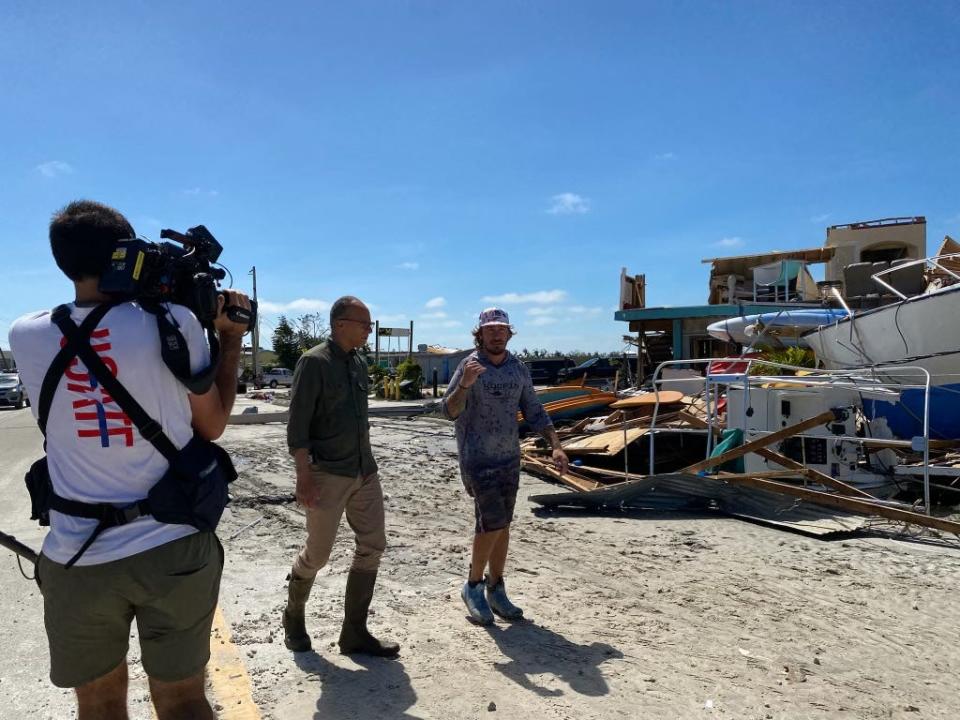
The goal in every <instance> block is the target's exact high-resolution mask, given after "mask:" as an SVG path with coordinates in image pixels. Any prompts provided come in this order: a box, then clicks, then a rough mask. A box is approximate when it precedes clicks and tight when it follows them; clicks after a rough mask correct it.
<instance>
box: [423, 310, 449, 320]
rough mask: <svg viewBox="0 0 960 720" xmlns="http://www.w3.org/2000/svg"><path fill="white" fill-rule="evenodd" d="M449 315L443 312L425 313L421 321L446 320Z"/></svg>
mask: <svg viewBox="0 0 960 720" xmlns="http://www.w3.org/2000/svg"><path fill="white" fill-rule="evenodd" d="M446 316H447V314H446V313H445V312H444V311H443V310H438V311H437V312H431V313H423V314H422V315H420V319H421V320H440V319H441V318H445V317H446Z"/></svg>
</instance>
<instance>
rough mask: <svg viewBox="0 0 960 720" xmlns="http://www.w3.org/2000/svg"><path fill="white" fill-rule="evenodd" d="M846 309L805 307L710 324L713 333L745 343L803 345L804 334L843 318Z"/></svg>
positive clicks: (733, 318)
mask: <svg viewBox="0 0 960 720" xmlns="http://www.w3.org/2000/svg"><path fill="white" fill-rule="evenodd" d="M845 317H847V311H846V310H834V309H831V308H803V309H796V310H779V311H777V312H768V313H762V314H759V315H745V316H742V317H732V318H726V319H724V320H718V321H717V322H715V323H711V324H710V325H708V326H707V332H708V333H709V334H710V336H711V337H715V338H717V339H718V340H723V341H725V342H735V343H740V344H741V345H756V344H768V345H784V346H795V345H802V344H803V343H802V342H801V340H800V336H802V335H803V334H804V333H806V332H809V331H810V330H812V329H813V328H817V327H820V326H821V325H829V324H830V323H833V322H836V321H837V320H842V319H843V318H845Z"/></svg>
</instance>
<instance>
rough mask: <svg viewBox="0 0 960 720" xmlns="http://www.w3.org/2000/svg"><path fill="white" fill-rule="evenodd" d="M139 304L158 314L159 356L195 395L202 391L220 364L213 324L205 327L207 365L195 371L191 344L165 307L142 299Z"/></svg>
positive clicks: (206, 388) (203, 391)
mask: <svg viewBox="0 0 960 720" xmlns="http://www.w3.org/2000/svg"><path fill="white" fill-rule="evenodd" d="M140 306H141V307H142V308H143V309H144V310H146V311H147V312H149V313H151V314H153V315H154V316H155V317H156V318H157V332H159V334H160V356H161V357H162V358H163V364H164V365H166V366H167V368H168V369H169V370H170V372H172V373H173V375H174V377H176V378H177V380H179V381H180V382H181V383H182V384H183V386H184V387H186V388H187V390H189V391H190V392H192V393H193V394H194V395H203V393H205V392H206V391H207V390H209V389H210V386H211V385H213V381H214V379H215V378H216V375H217V367H218V366H219V364H220V341H219V340H218V339H217V334H216V333H215V332H214V331H213V329H212V328H209V327H208V328H206V331H207V342H208V343H209V344H210V365H208V366H207V367H206V368H205V369H204V370H201V371H200V372H198V373H197V374H196V375H194V374H192V373H191V372H190V348H189V347H187V341H186V338H184V337H183V333H182V332H180V328H179V327H177V325H176V323H175V322H171V321H170V319H169V317H168V312H167V309H166V308H165V307H163V306H162V305H160V304H158V303H155V302H147V301H143V302H141V303H140Z"/></svg>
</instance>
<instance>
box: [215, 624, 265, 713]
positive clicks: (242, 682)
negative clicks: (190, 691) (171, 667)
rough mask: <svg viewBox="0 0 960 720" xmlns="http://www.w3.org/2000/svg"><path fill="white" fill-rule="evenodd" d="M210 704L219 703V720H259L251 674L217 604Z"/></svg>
mask: <svg viewBox="0 0 960 720" xmlns="http://www.w3.org/2000/svg"><path fill="white" fill-rule="evenodd" d="M207 684H208V687H209V689H210V695H211V697H210V704H211V705H215V706H216V705H219V706H220V707H221V708H223V709H222V710H219V711H218V712H217V717H218V718H219V720H260V710H259V708H257V706H256V704H255V703H254V702H253V693H252V689H251V686H250V675H249V674H248V673H247V668H246V667H245V666H244V664H243V661H242V660H241V659H240V651H239V650H237V646H236V645H234V644H233V635H232V633H231V632H230V625H229V624H228V623H227V621H226V619H225V618H224V617H223V613H222V612H220V607H219V606H218V607H217V612H216V613H215V614H214V616H213V629H212V630H211V632H210V663H209V664H208V665H207Z"/></svg>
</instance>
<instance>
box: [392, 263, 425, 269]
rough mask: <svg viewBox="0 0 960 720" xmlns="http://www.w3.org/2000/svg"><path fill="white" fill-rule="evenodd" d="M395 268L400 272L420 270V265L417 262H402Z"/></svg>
mask: <svg viewBox="0 0 960 720" xmlns="http://www.w3.org/2000/svg"><path fill="white" fill-rule="evenodd" d="M397 267H398V268H400V269H401V270H419V269H420V263H418V262H402V263H400V264H399V265H397Z"/></svg>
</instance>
